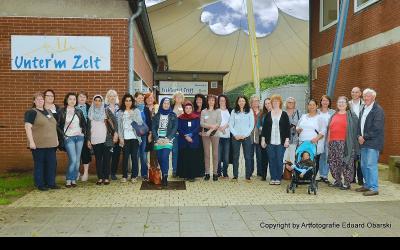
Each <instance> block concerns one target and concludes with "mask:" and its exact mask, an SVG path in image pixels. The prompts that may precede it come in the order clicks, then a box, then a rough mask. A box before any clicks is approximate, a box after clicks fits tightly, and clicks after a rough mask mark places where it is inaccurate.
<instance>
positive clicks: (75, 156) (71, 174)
mask: <svg viewBox="0 0 400 250" xmlns="http://www.w3.org/2000/svg"><path fill="white" fill-rule="evenodd" d="M83 142H84V137H83V136H70V137H67V138H65V149H66V151H67V154H68V169H67V176H66V180H67V181H75V180H76V178H78V172H79V165H80V162H81V152H82V147H83Z"/></svg>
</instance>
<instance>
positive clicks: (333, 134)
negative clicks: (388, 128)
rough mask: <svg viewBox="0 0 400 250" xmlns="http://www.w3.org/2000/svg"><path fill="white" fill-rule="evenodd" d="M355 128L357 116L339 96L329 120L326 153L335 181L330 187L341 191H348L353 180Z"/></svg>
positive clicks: (346, 101) (357, 147) (356, 147)
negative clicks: (335, 110) (334, 111)
mask: <svg viewBox="0 0 400 250" xmlns="http://www.w3.org/2000/svg"><path fill="white" fill-rule="evenodd" d="M357 128H358V118H357V115H356V114H355V113H354V112H353V111H351V110H350V109H349V105H348V100H347V98H346V97H345V96H340V97H339V98H338V101H337V112H336V113H335V114H334V115H333V116H332V118H331V119H330V120H329V125H328V130H327V131H328V132H327V140H326V144H327V146H328V147H327V149H328V150H326V153H327V157H328V162H329V167H330V170H331V174H332V176H333V178H334V179H335V182H334V184H332V185H331V186H333V187H338V188H340V189H342V190H349V189H350V188H351V187H350V183H351V182H352V181H353V178H354V167H353V164H354V157H355V155H357V154H358V151H359V146H358V143H357ZM342 176H343V177H344V185H343V184H342Z"/></svg>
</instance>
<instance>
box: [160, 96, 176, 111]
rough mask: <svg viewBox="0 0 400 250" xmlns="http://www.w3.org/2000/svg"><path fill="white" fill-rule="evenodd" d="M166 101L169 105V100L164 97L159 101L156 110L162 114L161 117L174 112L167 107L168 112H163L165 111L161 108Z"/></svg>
mask: <svg viewBox="0 0 400 250" xmlns="http://www.w3.org/2000/svg"><path fill="white" fill-rule="evenodd" d="M166 100H168V101H169V103H171V99H169V98H168V97H164V98H163V99H162V100H161V103H160V107H159V109H158V113H160V114H162V115H169V114H171V113H173V112H174V111H173V110H172V108H171V106H169V109H168V110H165V109H164V108H163V104H164V102H165V101H166Z"/></svg>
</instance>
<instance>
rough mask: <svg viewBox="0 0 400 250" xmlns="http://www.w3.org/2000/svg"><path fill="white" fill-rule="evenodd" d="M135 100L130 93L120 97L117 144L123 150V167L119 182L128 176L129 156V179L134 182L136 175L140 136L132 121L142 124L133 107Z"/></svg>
mask: <svg viewBox="0 0 400 250" xmlns="http://www.w3.org/2000/svg"><path fill="white" fill-rule="evenodd" d="M134 102H135V100H134V99H133V96H132V95H131V94H125V95H124V97H123V98H122V104H121V107H120V109H119V110H120V111H119V114H118V135H119V145H120V146H121V147H122V149H123V150H122V151H123V158H122V159H123V167H122V179H121V182H126V180H127V178H128V162H129V157H131V161H132V175H131V181H132V183H135V182H136V181H137V180H136V177H137V176H138V172H139V171H138V150H139V144H140V142H141V138H140V136H138V135H136V131H135V130H134V129H133V127H132V125H131V124H132V122H133V121H135V122H136V123H137V124H139V125H142V124H143V120H142V115H141V114H140V111H139V109H137V108H136V107H135V103H134Z"/></svg>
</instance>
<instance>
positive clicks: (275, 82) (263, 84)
mask: <svg viewBox="0 0 400 250" xmlns="http://www.w3.org/2000/svg"><path fill="white" fill-rule="evenodd" d="M308 80H309V79H308V75H285V76H275V77H269V78H265V79H262V80H261V81H260V91H261V92H262V91H264V90H266V89H269V88H276V87H279V86H282V85H287V84H301V83H307V82H308ZM255 93H256V90H255V88H254V84H253V82H250V83H247V84H244V85H242V86H240V87H238V88H236V89H233V90H231V91H229V92H227V93H226V95H227V96H228V98H229V100H231V103H233V102H234V100H236V98H237V97H238V96H239V95H245V96H247V97H249V98H250V96H252V95H253V94H255Z"/></svg>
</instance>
